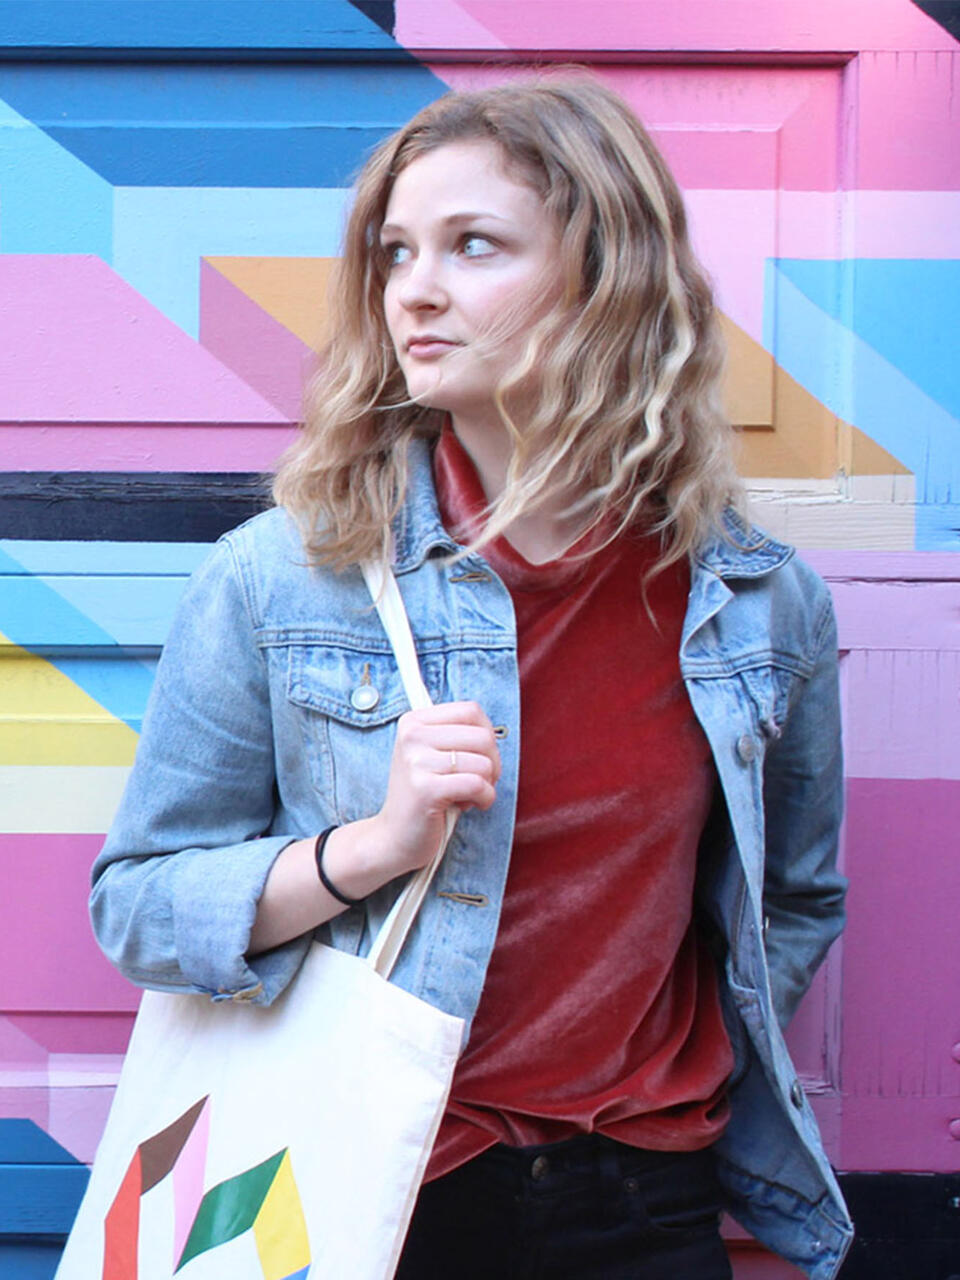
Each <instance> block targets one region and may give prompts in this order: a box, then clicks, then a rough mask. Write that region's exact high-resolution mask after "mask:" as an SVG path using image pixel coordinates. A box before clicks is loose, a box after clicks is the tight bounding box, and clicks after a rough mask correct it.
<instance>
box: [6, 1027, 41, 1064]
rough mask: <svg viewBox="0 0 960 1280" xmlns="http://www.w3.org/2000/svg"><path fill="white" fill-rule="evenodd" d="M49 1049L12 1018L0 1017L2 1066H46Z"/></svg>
mask: <svg viewBox="0 0 960 1280" xmlns="http://www.w3.org/2000/svg"><path fill="white" fill-rule="evenodd" d="M46 1062H47V1051H46V1049H45V1048H44V1047H43V1045H41V1044H38V1043H37V1041H36V1040H35V1039H33V1037H32V1036H31V1035H30V1033H29V1032H27V1031H25V1030H24V1028H23V1027H18V1026H16V1025H15V1023H14V1022H13V1021H12V1020H11V1019H10V1018H4V1017H0V1068H2V1069H3V1070H4V1071H7V1070H9V1069H10V1068H18V1067H19V1068H24V1067H44V1066H46Z"/></svg>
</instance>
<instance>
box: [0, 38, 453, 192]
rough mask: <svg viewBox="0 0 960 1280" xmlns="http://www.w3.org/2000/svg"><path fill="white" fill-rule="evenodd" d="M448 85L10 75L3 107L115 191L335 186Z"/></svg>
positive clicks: (274, 68)
mask: <svg viewBox="0 0 960 1280" xmlns="http://www.w3.org/2000/svg"><path fill="white" fill-rule="evenodd" d="M445 90H446V86H445V85H444V84H443V83H442V82H441V81H440V80H438V79H437V77H436V76H434V75H433V73H432V72H430V71H428V70H427V69H426V68H424V67H421V66H419V65H418V64H416V63H411V64H410V65H408V66H372V65H371V66H363V65H359V66H358V65H351V66H349V67H346V66H339V65H326V66H311V67H304V66H299V65H298V66H293V65H284V64H275V65H269V66H264V65H259V64H258V65H244V64H229V65H215V66H209V65H203V64H200V63H197V64H191V65H182V64H177V65H171V66H156V65H152V66H144V65H143V64H141V63H137V62H132V63H116V64H110V65H106V66H98V67H97V69H96V72H91V70H90V69H89V68H88V67H83V66H80V67H77V66H75V65H71V64H62V63H43V62H26V63H19V64H14V65H11V66H8V67H6V68H5V69H4V77H3V92H4V95H5V97H6V99H7V101H8V102H9V103H10V104H11V105H12V106H13V107H14V108H16V110H17V111H19V112H21V113H22V114H23V115H24V116H26V117H28V118H29V119H30V120H32V121H33V123H34V124H35V125H38V126H39V127H40V128H41V129H43V130H45V131H46V132H47V133H48V134H49V136H50V137H51V138H53V139H55V140H56V141H57V142H58V143H59V144H60V145H61V146H63V147H64V148H66V149H67V150H68V151H70V152H72V153H73V154H74V155H75V156H77V157H78V158H79V159H80V160H82V161H83V162H84V163H85V164H87V165H89V166H90V167H91V168H92V169H94V170H96V172H97V173H99V174H101V175H102V176H103V177H104V178H106V179H107V180H108V181H109V182H111V183H113V184H114V185H117V186H175V187H181V186H243V187H258V186H259V187H332V186H341V185H345V184H347V183H349V182H350V181H351V179H352V175H353V174H354V173H355V172H356V170H357V169H358V168H359V167H360V165H361V164H362V163H363V161H364V160H365V158H366V157H367V155H369V153H370V152H371V150H372V149H373V148H374V147H375V146H376V145H377V143H378V142H380V141H381V140H382V139H383V138H384V137H386V136H387V135H388V134H390V133H391V132H393V130H394V129H396V128H398V127H399V126H400V125H401V124H403V123H404V122H405V121H406V120H408V119H409V118H410V117H411V116H412V115H414V114H415V113H416V112H417V111H419V110H420V108H421V107H423V106H425V105H426V104H427V103H429V102H432V101H434V100H435V99H436V98H437V97H439V96H440V94H442V93H443V92H445Z"/></svg>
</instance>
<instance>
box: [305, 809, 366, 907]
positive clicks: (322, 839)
mask: <svg viewBox="0 0 960 1280" xmlns="http://www.w3.org/2000/svg"><path fill="white" fill-rule="evenodd" d="M336 829H337V828H336V827H327V829H326V831H321V833H320V834H319V835H318V836H317V842H316V844H315V845H314V846H313V858H314V861H315V862H316V864H317V875H318V876H319V877H320V883H321V884H322V885H323V887H324V888H325V889H326V891H327V893H329V894H330V895H331V897H334V898H336V900H337V901H338V902H342V903H343V905H344V906H345V907H357V906H359V905H360V903H361V902H362V901H363V899H362V898H348V897H347V895H346V894H345V893H341V892H340V890H339V889H338V888H337V886H336V885H335V884H334V883H333V881H332V880H331V879H330V877H329V876H328V875H327V873H326V872H325V871H324V869H323V851H324V849H325V848H326V847H327V841H328V840H329V839H330V837H331V835H332V834H333V833H334V831H336Z"/></svg>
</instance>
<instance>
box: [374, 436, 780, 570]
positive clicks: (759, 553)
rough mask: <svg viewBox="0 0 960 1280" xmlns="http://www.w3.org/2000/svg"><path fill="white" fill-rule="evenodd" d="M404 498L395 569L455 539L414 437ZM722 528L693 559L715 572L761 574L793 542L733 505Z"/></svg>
mask: <svg viewBox="0 0 960 1280" xmlns="http://www.w3.org/2000/svg"><path fill="white" fill-rule="evenodd" d="M407 466H408V468H409V471H408V480H407V499H406V502H405V503H404V504H403V506H402V508H401V509H400V512H399V513H398V515H397V518H396V519H395V520H394V523H393V546H394V565H393V567H394V571H395V572H396V573H407V572H409V571H410V570H411V569H416V568H418V567H419V566H420V565H421V564H423V562H424V561H425V560H426V559H427V557H428V556H429V555H430V554H431V552H433V551H435V550H437V549H438V548H439V549H440V550H442V551H443V552H444V553H445V554H446V553H452V552H456V551H457V549H458V548H457V543H456V542H455V541H454V540H453V538H451V536H450V534H449V533H447V531H446V529H445V528H444V527H443V523H442V521H441V519H440V512H439V510H438V508H437V495H436V492H435V490H434V486H433V460H432V451H431V447H430V441H429V440H426V439H424V438H422V437H415V438H414V439H412V440H411V441H410V445H409V449H408V453H407ZM723 523H724V528H723V531H722V532H721V533H717V534H716V535H714V536H713V537H712V538H709V539H708V540H707V541H706V542H704V543H703V544H702V546H701V547H700V548H699V550H698V551H697V552H696V553H695V554H694V557H693V559H694V563H695V564H696V565H699V566H701V567H702V568H704V569H706V570H707V571H708V572H709V573H712V574H715V575H716V577H718V578H761V577H763V576H764V575H765V574H768V573H772V572H773V570H774V569H779V568H780V566H781V565H784V564H786V563H787V561H788V560H789V559H790V558H791V557H792V556H793V554H794V550H793V547H788V546H786V545H785V544H784V543H782V542H777V540H776V539H775V538H771V537H770V536H769V534H766V533H764V532H763V530H762V529H758V528H757V527H756V526H755V525H751V524H748V523H747V522H746V521H745V520H743V519H742V518H741V517H740V516H739V515H738V514H737V513H736V512H735V511H734V510H732V508H728V509H727V510H726V511H725V512H724V516H723Z"/></svg>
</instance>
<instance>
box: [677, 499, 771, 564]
mask: <svg viewBox="0 0 960 1280" xmlns="http://www.w3.org/2000/svg"><path fill="white" fill-rule="evenodd" d="M723 524H724V528H723V531H722V532H721V533H718V534H715V535H714V536H713V537H712V538H709V539H707V541H706V542H704V543H703V545H702V546H701V547H700V548H699V549H698V550H697V551H696V552H695V554H694V557H693V560H694V563H695V564H696V565H700V566H701V567H702V568H704V569H706V570H708V571H709V572H710V573H714V574H716V576H717V577H718V578H762V577H763V576H764V575H765V574H767V573H772V572H773V570H774V569H779V568H780V566H781V565H784V564H786V563H787V561H788V560H790V559H791V558H792V557H793V555H794V549H793V547H788V546H787V545H786V544H785V543H783V542H778V541H777V540H776V538H771V537H770V535H769V534H768V533H764V531H763V530H762V529H758V528H757V527H756V525H752V524H748V523H747V522H746V521H745V520H744V519H743V518H742V517H741V516H739V515H738V514H737V512H736V511H734V510H733V509H732V508H730V507H728V508H727V510H726V511H725V512H724V513H723Z"/></svg>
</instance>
